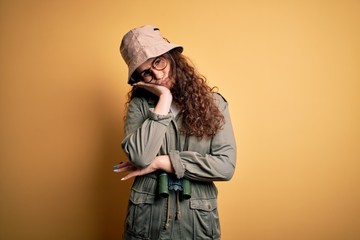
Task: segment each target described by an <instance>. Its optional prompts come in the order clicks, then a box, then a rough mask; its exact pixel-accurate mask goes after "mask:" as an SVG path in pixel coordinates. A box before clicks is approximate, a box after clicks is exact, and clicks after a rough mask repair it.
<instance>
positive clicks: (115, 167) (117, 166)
mask: <svg viewBox="0 0 360 240" xmlns="http://www.w3.org/2000/svg"><path fill="white" fill-rule="evenodd" d="M128 165H132V163H131V162H120V163H119V164H117V165H115V166H113V168H114V169H118V168H121V167H124V166H128Z"/></svg>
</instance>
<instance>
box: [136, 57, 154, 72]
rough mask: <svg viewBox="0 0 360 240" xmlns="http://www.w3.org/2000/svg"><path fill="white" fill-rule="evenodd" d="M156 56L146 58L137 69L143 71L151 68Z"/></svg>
mask: <svg viewBox="0 0 360 240" xmlns="http://www.w3.org/2000/svg"><path fill="white" fill-rule="evenodd" d="M154 59H155V58H149V59H148V60H146V62H144V63H143V64H141V65H140V66H139V67H138V68H137V69H136V71H138V72H142V71H144V70H146V69H149V68H151V65H152V62H153V61H154Z"/></svg>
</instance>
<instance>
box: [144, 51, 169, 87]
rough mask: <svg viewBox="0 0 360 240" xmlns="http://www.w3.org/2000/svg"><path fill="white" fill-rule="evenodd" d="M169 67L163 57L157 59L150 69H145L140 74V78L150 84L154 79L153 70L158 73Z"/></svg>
mask: <svg viewBox="0 0 360 240" xmlns="http://www.w3.org/2000/svg"><path fill="white" fill-rule="evenodd" d="M167 65H168V61H167V59H166V58H164V57H163V56H160V57H157V58H155V59H154V61H153V62H152V63H151V67H150V68H149V69H145V70H144V71H142V72H141V73H140V77H141V78H142V79H143V81H144V82H146V83H149V82H151V81H152V80H153V79H154V72H153V70H152V69H155V70H157V71H162V70H164V69H165V68H166V67H167Z"/></svg>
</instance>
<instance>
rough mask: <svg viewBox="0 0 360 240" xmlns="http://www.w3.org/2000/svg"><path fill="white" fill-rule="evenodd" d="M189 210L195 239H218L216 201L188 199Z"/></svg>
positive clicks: (218, 224) (218, 225)
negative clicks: (192, 220) (191, 213)
mask: <svg viewBox="0 0 360 240" xmlns="http://www.w3.org/2000/svg"><path fill="white" fill-rule="evenodd" d="M190 208H191V210H192V212H193V219H194V224H193V226H194V234H195V238H196V239H220V223H219V215H218V211H217V201H216V199H215V198H211V199H190Z"/></svg>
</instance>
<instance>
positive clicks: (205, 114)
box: [127, 49, 224, 138]
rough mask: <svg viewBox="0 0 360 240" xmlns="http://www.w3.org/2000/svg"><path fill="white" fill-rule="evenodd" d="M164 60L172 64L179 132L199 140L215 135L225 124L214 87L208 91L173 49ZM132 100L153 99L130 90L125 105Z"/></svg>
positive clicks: (208, 88)
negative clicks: (216, 101) (138, 98)
mask: <svg viewBox="0 0 360 240" xmlns="http://www.w3.org/2000/svg"><path fill="white" fill-rule="evenodd" d="M164 57H165V58H167V59H168V60H169V61H170V63H171V71H170V75H171V77H172V78H174V79H176V80H175V84H174V86H173V87H172V88H171V93H172V95H173V101H174V102H175V103H176V104H177V105H178V106H179V107H180V114H181V115H182V129H181V133H182V134H187V135H191V136H196V137H199V138H203V137H205V136H207V137H211V136H214V135H215V134H216V133H217V131H218V130H219V129H221V128H222V126H223V125H224V116H223V114H222V113H221V112H220V110H219V108H218V107H217V105H216V103H215V101H214V96H213V92H214V90H215V89H216V88H210V87H209V86H208V85H207V82H206V78H205V77H204V76H203V75H201V74H199V73H198V72H197V71H196V69H195V67H194V65H193V64H192V62H191V61H190V60H189V59H188V58H187V57H185V56H184V55H183V54H181V53H180V52H179V51H178V50H176V49H173V50H171V51H169V52H168V53H166V54H164ZM135 97H145V98H148V99H149V98H153V97H156V96H154V95H153V94H151V93H150V92H148V91H146V90H145V89H142V88H136V87H133V88H132V89H131V91H130V92H129V93H128V102H127V104H129V102H130V101H131V99H133V98H135Z"/></svg>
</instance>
